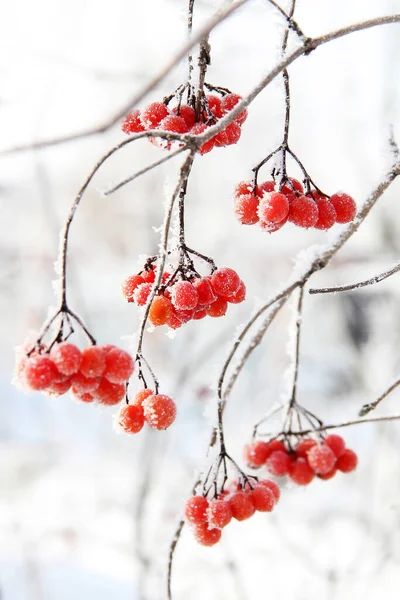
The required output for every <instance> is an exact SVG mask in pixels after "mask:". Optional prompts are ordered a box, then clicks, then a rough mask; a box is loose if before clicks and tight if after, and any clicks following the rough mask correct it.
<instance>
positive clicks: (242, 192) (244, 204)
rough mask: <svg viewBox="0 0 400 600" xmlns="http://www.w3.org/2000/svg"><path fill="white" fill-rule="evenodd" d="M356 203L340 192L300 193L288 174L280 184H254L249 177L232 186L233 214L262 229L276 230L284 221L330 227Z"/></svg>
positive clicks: (341, 220) (346, 217)
mask: <svg viewBox="0 0 400 600" xmlns="http://www.w3.org/2000/svg"><path fill="white" fill-rule="evenodd" d="M356 212H357V205H356V203H355V202H354V200H353V198H352V197H351V196H349V195H348V194H345V193H343V192H337V193H336V194H333V195H332V196H330V197H327V196H324V195H322V194H320V193H319V192H317V190H311V191H310V192H306V193H304V188H303V186H302V184H301V183H300V181H297V179H294V178H293V177H290V178H289V179H288V181H287V183H285V185H283V186H282V188H281V189H279V187H277V185H276V183H275V181H265V182H264V183H262V184H261V185H257V186H256V187H255V188H254V184H253V183H252V182H251V181H242V182H241V183H239V184H238V185H237V187H236V190H235V214H236V216H237V218H238V219H239V221H240V222H241V223H242V224H243V225H254V224H255V223H259V224H260V226H261V227H262V229H263V230H264V231H267V232H269V233H273V232H274V231H278V229H280V228H281V227H283V225H284V224H285V223H286V222H288V221H289V222H290V223H294V225H297V226H298V227H305V228H309V227H314V228H315V229H330V228H331V227H332V226H333V225H334V224H335V223H350V221H352V220H353V219H354V217H355V216H356Z"/></svg>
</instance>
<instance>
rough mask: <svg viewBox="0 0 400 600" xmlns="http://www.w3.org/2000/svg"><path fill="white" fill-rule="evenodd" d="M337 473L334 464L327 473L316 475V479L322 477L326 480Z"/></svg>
mask: <svg viewBox="0 0 400 600" xmlns="http://www.w3.org/2000/svg"><path fill="white" fill-rule="evenodd" d="M336 473H337V468H336V465H335V466H334V467H333V469H332V470H331V471H329V472H328V473H325V475H317V477H318V479H323V480H324V481H327V480H328V479H332V477H334V476H335V475H336Z"/></svg>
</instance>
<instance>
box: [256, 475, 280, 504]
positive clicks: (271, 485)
mask: <svg viewBox="0 0 400 600" xmlns="http://www.w3.org/2000/svg"><path fill="white" fill-rule="evenodd" d="M258 483H259V485H263V486H264V487H266V488H268V489H269V490H271V492H272V493H273V495H274V498H275V503H277V502H278V500H279V498H280V497H281V490H280V487H279V485H278V484H277V483H276V482H275V481H272V479H260V480H259V482H258Z"/></svg>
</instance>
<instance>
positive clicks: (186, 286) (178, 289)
mask: <svg viewBox="0 0 400 600" xmlns="http://www.w3.org/2000/svg"><path fill="white" fill-rule="evenodd" d="M171 299H172V304H173V305H174V307H175V308H176V310H193V309H194V308H196V306H197V303H198V300H199V295H198V293H197V290H196V288H195V287H194V286H193V285H192V284H191V283H190V282H189V281H178V283H175V285H174V286H173V287H172V289H171Z"/></svg>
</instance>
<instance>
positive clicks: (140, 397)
mask: <svg viewBox="0 0 400 600" xmlns="http://www.w3.org/2000/svg"><path fill="white" fill-rule="evenodd" d="M153 394H154V392H153V390H149V388H145V389H144V390H140V391H139V392H136V394H135V395H134V396H133V398H132V400H131V404H136V405H137V406H142V404H143V402H144V401H145V400H146V398H148V397H149V396H153Z"/></svg>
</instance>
